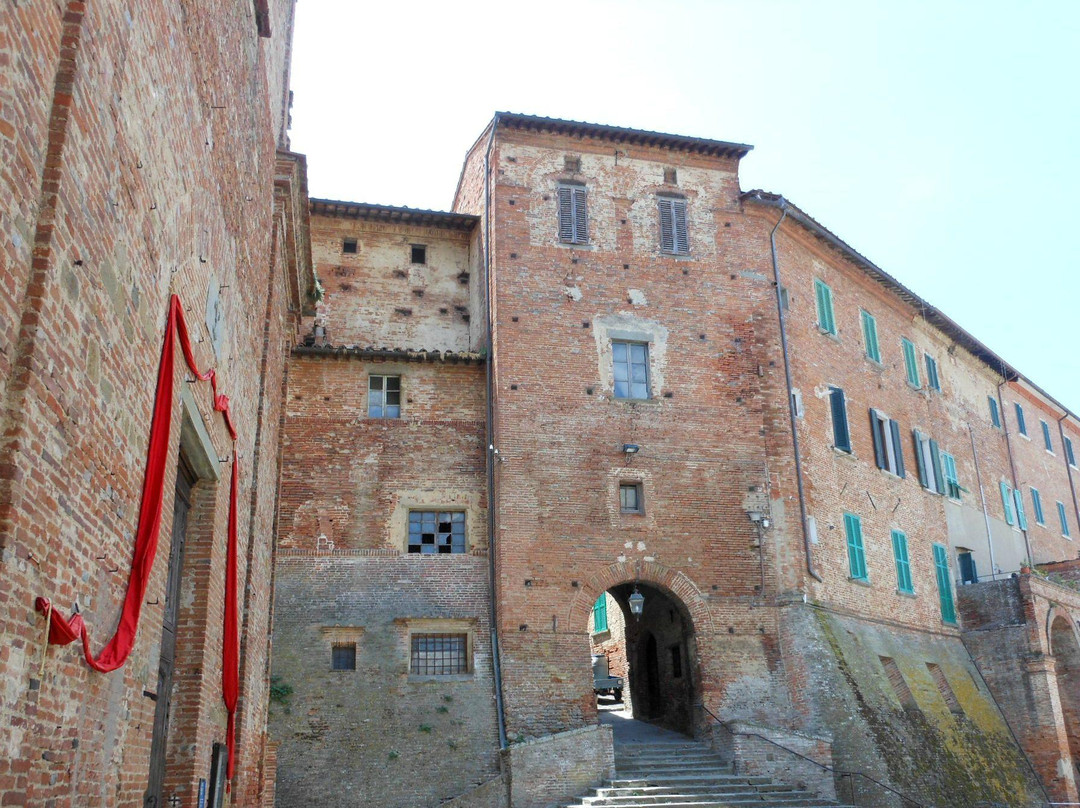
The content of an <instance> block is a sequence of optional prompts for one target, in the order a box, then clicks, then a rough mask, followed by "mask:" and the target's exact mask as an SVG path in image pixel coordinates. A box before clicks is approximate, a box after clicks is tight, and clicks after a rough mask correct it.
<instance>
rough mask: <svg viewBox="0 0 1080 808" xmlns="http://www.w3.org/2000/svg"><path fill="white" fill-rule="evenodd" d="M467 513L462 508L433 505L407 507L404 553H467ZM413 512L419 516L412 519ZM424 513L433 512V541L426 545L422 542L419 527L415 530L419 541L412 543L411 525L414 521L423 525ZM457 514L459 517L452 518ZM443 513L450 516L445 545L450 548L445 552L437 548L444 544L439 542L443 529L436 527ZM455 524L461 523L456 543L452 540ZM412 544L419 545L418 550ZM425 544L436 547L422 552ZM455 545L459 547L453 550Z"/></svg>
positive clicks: (436, 554) (434, 554)
mask: <svg viewBox="0 0 1080 808" xmlns="http://www.w3.org/2000/svg"><path fill="white" fill-rule="evenodd" d="M467 513H468V512H467V511H466V510H465V509H463V508H435V507H418V508H409V509H408V511H407V513H406V515H405V554H406V555H416V556H429V555H430V556H443V555H451V556H453V555H468V553H469V532H468V527H469V525H468V516H467ZM413 514H416V515H418V516H419V517H420V518H419V519H413ZM426 514H435V526H436V530H435V531H434V532H435V534H436V535H435V542H434V543H433V544H429V545H426V544H425V543H424V542H423V536H424V531H423V529H422V528H421V529H419V530H417V531H416V534H417V535H418V536H419V537H420V543H418V544H416V545H414V544H413V542H412V536H413V534H414V531H413V528H412V526H413V524H414V523H419V524H420V525H421V526H423V524H424V522H425V520H424V518H423V517H424V515H426ZM457 514H460V515H461V518H460V519H455V518H453V517H454V516H456V515H457ZM443 515H448V516H450V520H449V524H450V526H451V528H450V532H449V537H450V544H449V545H446V546H449V547H450V550H449V551H447V552H442V551H441V550H439V549H438V548H439V547H441V546H444V545H440V544H439V535H440V534H441V533H443V531H441V530H439V529H438V528H439V525H441V524H442V523H443V520H442V518H441V517H442V516H443ZM457 524H460V525H461V528H460V533H461V542H460V543H456V542H455V541H454V538H455V533H456V532H457V531H455V530H454V525H457ZM414 546H416V547H419V548H420V549H419V550H413V549H412V548H413V547H414ZM425 546H430V547H435V548H436V549H435V551H434V552H424V549H423V548H424V547H425ZM456 546H460V548H461V549H459V550H455V549H454V547H456Z"/></svg>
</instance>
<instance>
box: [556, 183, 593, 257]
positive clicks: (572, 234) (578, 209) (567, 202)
mask: <svg viewBox="0 0 1080 808" xmlns="http://www.w3.org/2000/svg"><path fill="white" fill-rule="evenodd" d="M559 241H562V242H564V243H566V244H587V243H588V242H589V214H588V205H587V196H586V192H585V187H584V186H582V185H560V186H559Z"/></svg>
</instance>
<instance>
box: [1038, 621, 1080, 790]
mask: <svg viewBox="0 0 1080 808" xmlns="http://www.w3.org/2000/svg"><path fill="white" fill-rule="evenodd" d="M1046 623H1047V628H1046V632H1047V647H1048V648H1049V649H1050V653H1051V655H1052V658H1053V660H1054V678H1055V680H1056V684H1057V689H1058V701H1059V704H1060V706H1061V720H1062V724H1063V729H1064V731H1065V739H1066V741H1067V743H1068V754H1069V757H1070V758H1071V759H1072V766H1071V767H1070V771H1069V775H1070V778H1069V779H1072V780H1073V781H1074V782H1075V780H1076V779H1077V766H1078V765H1080V633H1078V632H1077V628H1076V621H1075V620H1074V619H1073V617H1072V614H1071V613H1070V612H1069V610H1068V609H1066V608H1064V607H1062V606H1059V605H1058V604H1053V605H1052V606H1051V608H1050V610H1049V612H1048V613H1047V616H1046ZM1063 751H1064V750H1063Z"/></svg>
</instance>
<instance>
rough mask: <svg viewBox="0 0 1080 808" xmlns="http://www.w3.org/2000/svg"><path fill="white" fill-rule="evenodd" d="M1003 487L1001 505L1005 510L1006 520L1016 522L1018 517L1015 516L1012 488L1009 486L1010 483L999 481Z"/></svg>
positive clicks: (1011, 523) (1010, 522)
mask: <svg viewBox="0 0 1080 808" xmlns="http://www.w3.org/2000/svg"><path fill="white" fill-rule="evenodd" d="M998 485H999V486H1000V488H1001V507H1002V508H1003V509H1004V510H1005V521H1006V522H1008V523H1009V524H1010V525H1014V524H1016V517H1014V516H1013V505H1012V489H1010V488H1009V485H1008V483H1005V482H1002V483H998Z"/></svg>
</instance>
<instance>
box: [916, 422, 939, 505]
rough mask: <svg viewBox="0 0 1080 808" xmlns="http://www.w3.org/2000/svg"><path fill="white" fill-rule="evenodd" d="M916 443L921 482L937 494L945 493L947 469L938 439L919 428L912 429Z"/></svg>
mask: <svg viewBox="0 0 1080 808" xmlns="http://www.w3.org/2000/svg"><path fill="white" fill-rule="evenodd" d="M912 436H913V438H914V444H915V464H916V466H918V469H919V484H920V485H922V487H923V488H925V489H926V490H927V491H933V492H934V493H935V494H944V493H945V490H946V489H945V470H944V468H943V467H942V463H941V449H940V448H939V447H938V444H937V441H936V440H934V439H933V438H930V437H928V436H927V435H924V434H923V433H922V432H920V431H919V430H917V429H915V430H912Z"/></svg>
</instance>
